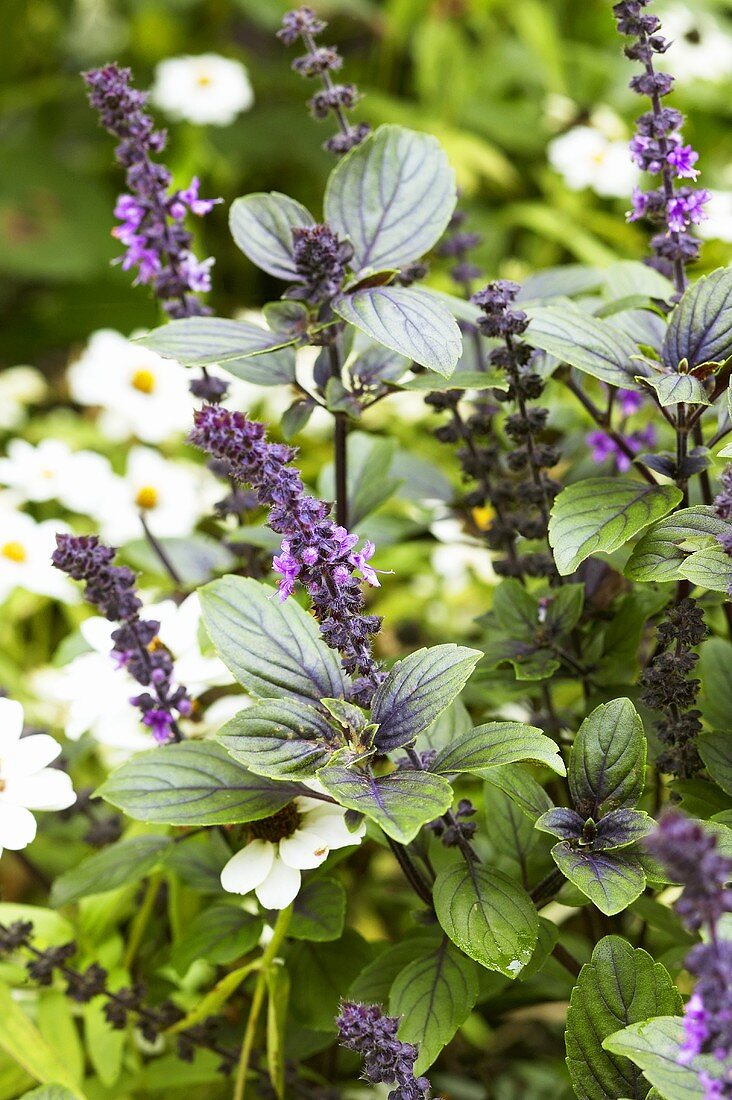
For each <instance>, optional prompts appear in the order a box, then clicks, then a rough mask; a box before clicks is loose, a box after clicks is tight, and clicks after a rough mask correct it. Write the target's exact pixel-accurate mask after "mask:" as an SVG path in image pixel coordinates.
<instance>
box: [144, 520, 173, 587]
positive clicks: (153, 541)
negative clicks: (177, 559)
mask: <svg viewBox="0 0 732 1100" xmlns="http://www.w3.org/2000/svg"><path fill="white" fill-rule="evenodd" d="M140 523H141V524H142V529H143V531H144V532H145V538H146V539H147V541H148V542H149V543H150V547H151V549H152V550H153V552H154V554H155V556H156V557H157V558H158V559H159V561H160V564H161V565H162V566H163V569H164V570H165V572H166V573H167V574H168V576H169V577H170V579H171V580H172V582H173V584H174V585H175V586H176V588H180V589H182V588H183V578H182V577H181V575H180V574H179V572H178V570H177V569H176V568H175V566H174V565H173V563H172V561H171V560H170V557H169V555H168V553H167V552H166V551H165V549H164V548H163V546H162V544H161V543H160V542H159V540H158V539H157V538H156V537H155V535H154V534H153V533H152V531H151V530H150V527H149V525H148V522H147V520H146V519H145V513H144V512H140Z"/></svg>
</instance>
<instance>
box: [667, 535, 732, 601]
mask: <svg viewBox="0 0 732 1100" xmlns="http://www.w3.org/2000/svg"><path fill="white" fill-rule="evenodd" d="M679 576H680V577H684V578H685V579H686V580H688V581H691V583H692V584H697V585H699V586H700V587H701V588H708V589H710V591H712V592H725V593H727V592H729V591H730V588H732V558H731V557H730V556H729V554H728V553H727V551H726V550H725V549H724V548H723V547H722V546H719V545H717V546H709V547H706V548H705V549H703V550H696V551H695V552H694V553H693V554H690V555H689V557H688V558H687V559H686V560H685V561H683V562H682V563H681V565H680V566H679Z"/></svg>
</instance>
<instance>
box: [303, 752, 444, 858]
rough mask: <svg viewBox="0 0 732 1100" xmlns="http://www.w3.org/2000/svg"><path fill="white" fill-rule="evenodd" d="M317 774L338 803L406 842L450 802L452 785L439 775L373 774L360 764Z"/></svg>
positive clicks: (412, 773) (337, 766)
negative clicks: (359, 765) (360, 766)
mask: <svg viewBox="0 0 732 1100" xmlns="http://www.w3.org/2000/svg"><path fill="white" fill-rule="evenodd" d="M318 778H319V779H320V781H321V783H322V784H323V786H324V787H325V789H326V790H327V791H329V792H330V794H332V795H333V796H334V798H336V799H337V800H338V801H339V802H340V803H341V805H342V806H347V807H348V808H349V809H351V810H357V811H358V812H359V813H362V814H365V815H366V817H369V818H371V820H372V821H375V822H376V824H377V825H380V826H381V828H382V829H383V830H384V832H385V833H386V834H387V836H390V837H392V839H393V840H397V841H399V843H400V844H408V843H409V841H410V840H414V838H415V836H416V835H417V833H418V832H419V830H420V829H421V828H422V826H423V825H426V824H427V822H428V821H432V820H434V818H436V817H439V816H440V814H443V813H444V812H445V810H447V809H448V807H449V806H450V805H451V804H452V787H451V786H450V784H449V783H448V781H447V780H446V779H443V778H442V776H441V775H431V774H430V773H428V772H418V771H402V772H393V773H392V774H391V775H380V776H373V775H371V774H370V773H369V772H367V771H363V770H362V769H360V768H345V767H341V766H340V765H334V766H332V767H329V768H323V769H322V770H321V771H320V772H319V774H318Z"/></svg>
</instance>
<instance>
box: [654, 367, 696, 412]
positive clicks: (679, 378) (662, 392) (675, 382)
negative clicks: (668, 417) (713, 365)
mask: <svg viewBox="0 0 732 1100" xmlns="http://www.w3.org/2000/svg"><path fill="white" fill-rule="evenodd" d="M645 382H646V383H647V384H648V385H649V386H650V387H651V389H653V390H655V391H656V397H657V398H658V403H659V405H660V406H661V407H662V408H664V409H665V408H666V407H667V406H668V405H678V403H679V402H680V401H685V402H686V403H687V404H689V405H711V401H710V400H709V398H708V397H707V393H706V390H705V389H704V387H703V386H702V384H701V382H700V381H699V379H698V378H695V377H694V375H693V374H676V373H673V374H649V376H648V378H646V379H645Z"/></svg>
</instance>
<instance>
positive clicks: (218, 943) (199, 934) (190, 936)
mask: <svg viewBox="0 0 732 1100" xmlns="http://www.w3.org/2000/svg"><path fill="white" fill-rule="evenodd" d="M262 927H263V924H262V919H261V917H258V916H255V915H254V914H252V913H246V912H244V910H243V909H241V908H240V907H239V906H238V905H223V904H222V905H208V906H206V908H205V909H204V910H203V911H202V912H200V913H199V914H198V916H196V917H194V918H193V920H192V921H191V923H190V924H189V925H188V927H187V928H186V929H185V930H184V932H183V935H182V937H181V938H180V939H179V940H178V942H177V943H176V945H175V947H174V948H173V951H172V953H171V956H170V962H171V965H172V966H173V967H174V968H175V969H176V970H177V971H178V973H179V974H181V975H184V974H185V973H186V972H187V970H188V968H189V967H190V966H192V964H193V963H194V962H196V961H197V960H198V959H205V960H206V961H207V962H210V963H214V964H215V965H222V966H225V965H226V964H227V963H231V962H233V961H234V959H238V958H239V957H240V956H241V955H247V954H248V953H249V952H250V951H251V950H252V949H253V948H254V947H256V946H257V944H258V942H259V938H260V936H261V935H262Z"/></svg>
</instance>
